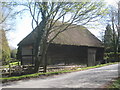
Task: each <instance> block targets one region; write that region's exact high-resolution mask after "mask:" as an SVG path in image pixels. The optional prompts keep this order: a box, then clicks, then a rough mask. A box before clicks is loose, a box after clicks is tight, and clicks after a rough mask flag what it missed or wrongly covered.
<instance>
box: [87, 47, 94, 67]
mask: <svg viewBox="0 0 120 90" xmlns="http://www.w3.org/2000/svg"><path fill="white" fill-rule="evenodd" d="M95 61H96V49H94V48H88V66H94V65H95Z"/></svg>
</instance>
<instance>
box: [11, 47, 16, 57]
mask: <svg viewBox="0 0 120 90" xmlns="http://www.w3.org/2000/svg"><path fill="white" fill-rule="evenodd" d="M16 54H17V49H13V50H11V58H16Z"/></svg>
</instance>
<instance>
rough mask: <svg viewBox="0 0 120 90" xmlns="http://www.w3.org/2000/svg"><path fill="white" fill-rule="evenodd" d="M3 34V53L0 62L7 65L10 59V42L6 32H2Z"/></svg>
mask: <svg viewBox="0 0 120 90" xmlns="http://www.w3.org/2000/svg"><path fill="white" fill-rule="evenodd" d="M0 33H1V37H0V41H1V42H0V45H1V48H0V52H1V56H0V61H2V64H3V65H5V64H7V62H8V61H9V59H10V48H9V46H8V42H7V39H6V35H5V31H4V30H0Z"/></svg>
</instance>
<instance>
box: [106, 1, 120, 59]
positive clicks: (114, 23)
mask: <svg viewBox="0 0 120 90" xmlns="http://www.w3.org/2000/svg"><path fill="white" fill-rule="evenodd" d="M119 5H120V2H118V8H117V9H116V8H115V9H114V8H113V7H112V8H111V9H110V13H109V22H110V23H111V25H108V26H107V28H106V29H107V30H106V32H107V33H106V32H105V38H104V39H105V42H104V43H105V47H106V50H107V52H113V56H114V61H118V53H119V48H120V28H119V25H120V9H119V8H120V6H119ZM108 35H109V36H108ZM108 48H109V50H108Z"/></svg>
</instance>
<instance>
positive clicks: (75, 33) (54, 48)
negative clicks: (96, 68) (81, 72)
mask: <svg viewBox="0 0 120 90" xmlns="http://www.w3.org/2000/svg"><path fill="white" fill-rule="evenodd" d="M74 26H75V27H74V28H69V29H67V30H66V31H64V32H62V33H60V34H59V35H58V36H57V37H56V38H55V39H54V40H53V42H52V43H51V44H50V46H49V48H48V54H47V58H48V62H47V63H48V64H50V65H51V64H61V63H63V64H84V65H88V66H93V65H96V64H98V63H100V62H101V61H102V60H103V54H104V47H103V43H102V42H101V41H100V40H99V39H98V38H97V37H95V36H94V35H93V34H92V33H91V32H90V31H89V30H88V29H87V28H85V27H84V26H80V25H74ZM36 30H37V29H35V30H33V31H32V32H31V33H30V34H29V35H28V36H26V37H25V38H24V39H23V40H22V41H21V42H20V43H19V44H18V59H19V60H21V63H22V64H23V65H25V64H34V52H35V50H34V44H35V36H36ZM49 38H51V37H49Z"/></svg>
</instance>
